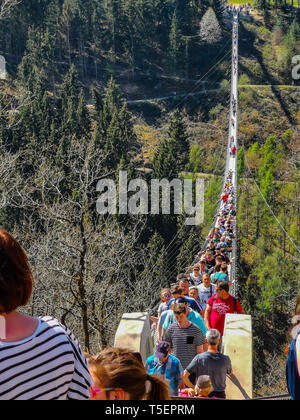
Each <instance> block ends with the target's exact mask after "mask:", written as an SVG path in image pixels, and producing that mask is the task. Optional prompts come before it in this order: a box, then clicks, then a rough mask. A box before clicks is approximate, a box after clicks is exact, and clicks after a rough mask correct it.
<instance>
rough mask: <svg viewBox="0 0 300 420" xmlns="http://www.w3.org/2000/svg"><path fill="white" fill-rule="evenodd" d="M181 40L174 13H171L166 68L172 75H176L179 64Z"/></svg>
mask: <svg viewBox="0 0 300 420" xmlns="http://www.w3.org/2000/svg"><path fill="white" fill-rule="evenodd" d="M182 48H183V38H182V33H181V30H180V27H179V23H178V19H177V16H176V11H174V13H173V17H172V23H171V30H170V34H169V60H168V61H169V62H168V68H169V71H170V72H171V73H172V74H178V69H179V65H180V63H181V56H182Z"/></svg>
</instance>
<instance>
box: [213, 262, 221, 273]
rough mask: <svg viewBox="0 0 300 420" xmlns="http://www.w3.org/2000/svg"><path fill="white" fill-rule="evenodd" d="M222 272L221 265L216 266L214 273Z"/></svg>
mask: <svg viewBox="0 0 300 420" xmlns="http://www.w3.org/2000/svg"><path fill="white" fill-rule="evenodd" d="M219 271H221V264H216V265H215V268H214V273H219Z"/></svg>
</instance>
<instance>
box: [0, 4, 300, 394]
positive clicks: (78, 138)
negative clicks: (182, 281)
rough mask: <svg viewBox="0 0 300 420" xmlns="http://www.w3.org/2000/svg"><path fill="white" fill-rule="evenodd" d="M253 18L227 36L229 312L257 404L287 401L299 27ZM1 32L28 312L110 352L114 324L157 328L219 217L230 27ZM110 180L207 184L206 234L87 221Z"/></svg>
mask: <svg viewBox="0 0 300 420" xmlns="http://www.w3.org/2000/svg"><path fill="white" fill-rule="evenodd" d="M257 3H258V4H257V5H256V9H255V12H254V13H253V14H252V15H250V16H248V17H247V18H245V19H244V20H242V21H241V24H240V37H241V42H240V63H239V73H240V80H239V84H240V88H239V94H240V98H239V101H240V114H239V133H240V139H239V146H240V149H239V154H238V165H239V191H238V193H239V214H238V223H239V236H238V240H239V284H240V288H239V293H240V295H239V299H240V300H241V302H242V305H243V307H244V309H245V311H246V312H248V313H250V314H251V315H252V317H253V329H254V349H255V361H254V362H255V366H254V371H255V377H254V379H255V386H256V389H257V392H258V393H261V394H262V395H263V394H265V393H269V394H272V393H275V392H285V384H284V360H285V359H284V358H285V353H284V348H285V346H286V343H287V342H288V341H289V337H288V331H289V324H288V318H289V315H290V311H291V310H292V308H293V302H294V298H295V296H296V295H297V293H298V290H299V274H300V272H299V249H297V248H296V247H295V246H294V244H298V245H299V243H300V224H299V222H300V220H299V217H300V201H299V191H300V172H299V170H300V155H299V153H300V152H299V150H300V148H299V146H300V133H299V124H300V94H299V93H300V85H299V80H298V81H297V80H292V78H291V59H292V57H293V56H294V55H296V54H297V53H298V54H300V14H299V9H296V8H289V7H287V5H286V4H285V3H286V2H279V1H277V2H267V1H261V0H260V1H258V2H257ZM294 3H296V2H294ZM3 4H4V2H3V1H2V5H3ZM0 19H1V25H0V54H1V55H3V56H4V57H5V60H6V70H7V78H6V80H1V81H0V84H1V89H0V107H1V110H0V149H1V156H2V159H1V163H0V224H1V225H2V226H3V227H4V228H5V229H7V230H9V231H10V232H12V233H13V234H14V235H15V237H16V238H17V239H18V240H19V241H20V242H21V243H22V244H23V246H24V248H25V249H26V251H27V253H28V255H29V258H30V262H31V264H32V267H33V270H34V275H35V288H34V293H33V297H32V300H31V302H30V305H29V307H28V308H29V309H28V312H29V313H30V314H31V315H42V314H45V313H47V314H49V315H53V316H55V317H57V318H59V319H60V320H61V321H62V322H63V323H65V324H66V325H67V326H68V327H70V328H71V329H72V331H73V332H74V333H75V335H76V336H77V337H78V339H79V340H80V342H81V344H82V346H83V348H86V349H89V350H90V351H91V352H96V351H98V350H99V348H103V347H105V346H106V345H108V344H112V343H113V338H114V334H115V331H116V328H117V326H118V323H119V320H120V317H121V315H122V313H124V312H137V311H149V312H151V313H155V312H154V308H155V306H156V305H157V303H158V302H159V290H160V288H162V287H165V286H168V285H170V284H171V283H174V282H175V280H176V275H177V274H178V273H179V272H182V271H184V270H185V268H186V267H187V266H189V265H190V264H191V263H192V261H193V258H194V255H195V254H196V252H198V251H199V249H200V248H201V246H202V245H203V242H204V238H205V236H206V235H207V232H208V230H209V228H210V226H211V223H212V221H213V218H214V216H215V210H216V205H217V200H218V198H219V193H220V189H221V185H222V181H223V178H222V176H223V173H224V161H225V153H226V141H227V137H226V133H227V129H228V106H229V101H230V99H229V80H230V60H231V32H230V31H231V26H230V25H231V24H230V22H231V21H230V16H228V15H226V13H224V12H223V11H222V2H221V1H217V0H213V1H208V0H135V1H133V0H23V1H20V2H19V1H12V7H11V8H9V9H8V10H7V11H6V10H5V9H3V14H2V13H0ZM204 82H205V84H204ZM160 96H162V97H165V99H163V100H157V101H156V100H153V101H149V100H147V98H156V97H160ZM139 100H141V102H136V101H139ZM121 170H124V171H125V170H126V171H127V175H128V182H129V181H130V180H131V179H135V178H141V179H143V180H145V181H147V182H148V183H149V182H150V181H151V179H157V178H159V179H162V178H167V179H169V180H172V179H174V178H179V177H182V178H183V177H184V176H186V177H193V178H196V177H202V178H204V179H205V186H206V188H205V219H204V223H203V224H202V225H199V226H186V225H185V224H184V221H185V217H184V216H185V215H176V214H174V215H162V214H159V215H150V214H144V215H132V214H131V215H123V214H118V212H117V214H114V215H110V216H101V215H99V214H98V213H97V211H96V202H97V198H98V192H97V182H98V181H99V180H100V179H103V178H110V179H112V180H114V181H115V182H116V183H117V184H118V182H119V171H121ZM257 187H259V188H260V191H261V194H262V195H260V192H259V190H258V188H257ZM264 199H265V200H266V201H267V203H269V204H270V205H271V208H272V211H273V212H274V214H275V215H276V217H277V219H278V220H276V219H275V218H274V214H272V213H271V211H270V209H269V208H268V206H267V204H266V203H265V201H264ZM278 221H279V222H280V224H281V225H280V224H279V223H278ZM293 242H294V244H293ZM278 384H279V385H278Z"/></svg>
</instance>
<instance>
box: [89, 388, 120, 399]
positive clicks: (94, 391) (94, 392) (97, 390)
mask: <svg viewBox="0 0 300 420" xmlns="http://www.w3.org/2000/svg"><path fill="white" fill-rule="evenodd" d="M108 391H121V388H93V387H92V386H91V387H90V394H91V397H92V398H94V397H95V396H96V395H97V394H100V392H108Z"/></svg>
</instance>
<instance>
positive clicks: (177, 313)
mask: <svg viewBox="0 0 300 420" xmlns="http://www.w3.org/2000/svg"><path fill="white" fill-rule="evenodd" d="M184 313H185V312H184V311H181V312H179V311H174V314H176V315H180V314H184Z"/></svg>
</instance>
